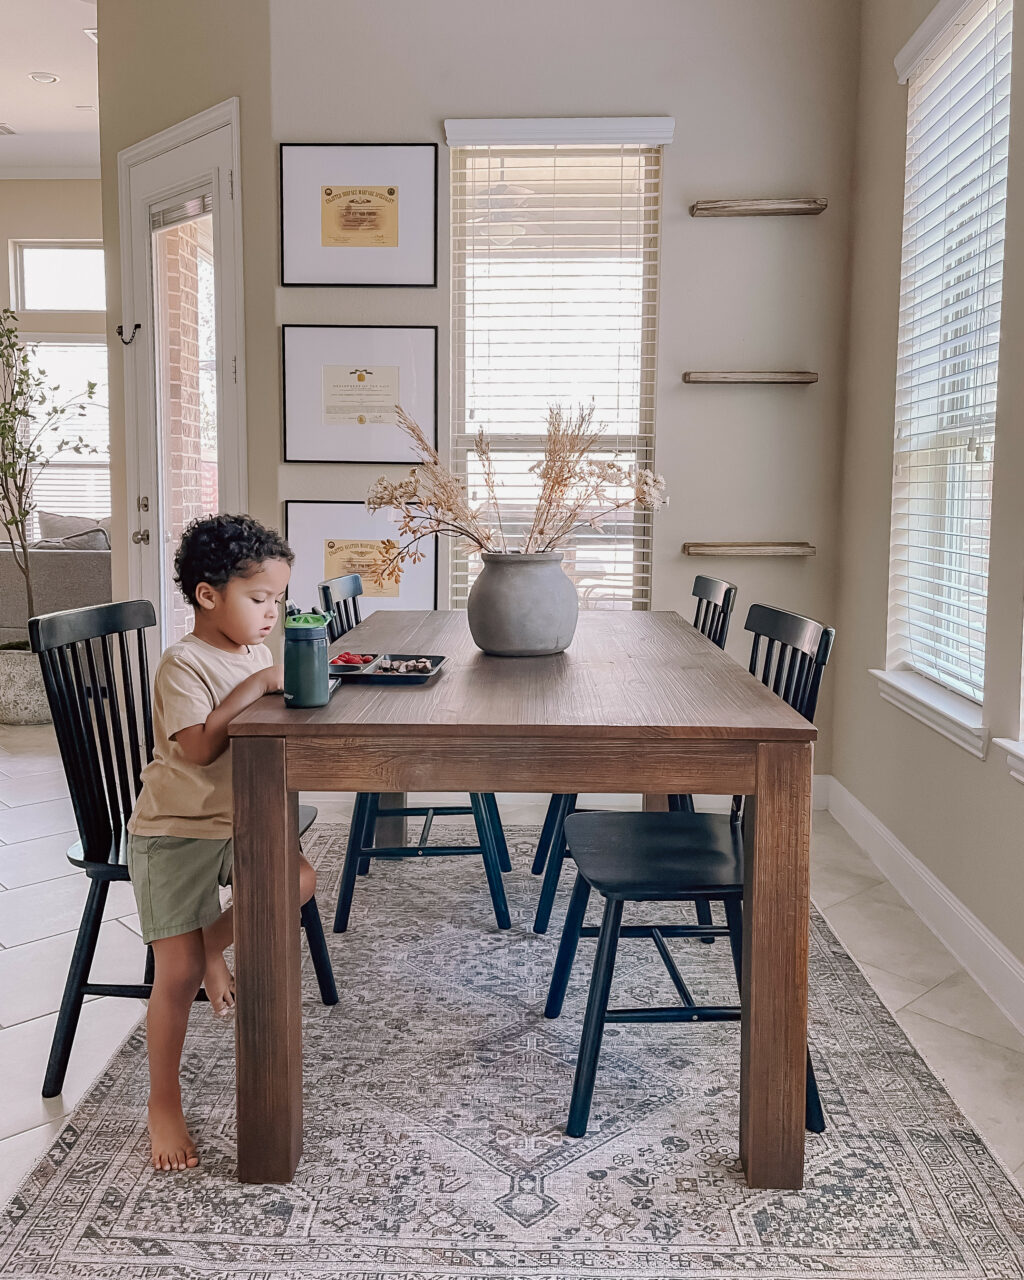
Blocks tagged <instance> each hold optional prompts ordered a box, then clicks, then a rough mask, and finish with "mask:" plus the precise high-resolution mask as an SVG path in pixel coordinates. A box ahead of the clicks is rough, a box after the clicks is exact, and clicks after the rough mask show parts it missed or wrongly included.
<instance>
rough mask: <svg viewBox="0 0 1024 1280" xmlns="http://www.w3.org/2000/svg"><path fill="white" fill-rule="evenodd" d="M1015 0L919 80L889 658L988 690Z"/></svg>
mask: <svg viewBox="0 0 1024 1280" xmlns="http://www.w3.org/2000/svg"><path fill="white" fill-rule="evenodd" d="M1012 13H1013V4H1012V0H975V2H974V3H968V4H966V5H965V7H964V10H963V11H962V13H961V14H960V16H959V18H958V20H957V22H956V24H955V25H954V26H953V27H952V29H951V30H950V31H949V33H948V35H947V37H946V38H945V39H944V41H943V42H942V43H941V44H940V45H939V46H938V47H936V48H935V49H934V50H932V53H931V56H930V57H929V58H928V59H927V60H926V61H925V62H924V64H923V65H922V66H921V67H920V68H919V69H918V70H917V71H916V72H914V73H913V74H912V75H911V77H910V87H909V116H908V123H907V169H906V190H905V197H904V215H903V265H902V281H901V290H900V325H899V352H898V372H897V387H896V438H895V455H894V469H893V506H892V540H891V553H890V576H889V643H888V657H887V666H888V667H889V668H890V669H893V668H903V669H911V670H914V671H917V672H919V673H921V674H922V675H925V676H928V677H930V678H932V679H933V680H936V681H938V682H939V683H940V684H942V685H944V686H946V687H947V688H948V689H952V690H953V691H954V692H956V693H959V694H962V695H964V696H966V697H967V698H970V699H972V700H973V701H975V702H979V703H980V702H981V701H982V696H983V693H984V684H985V613H986V607H987V601H988V551H989V518H990V511H991V491H992V456H993V446H994V442H995V435H996V391H997V386H998V374H999V316H1000V306H1001V301H1002V285H1003V236H1004V226H1005V212H1006V161H1007V151H1008V141H1009V111H1010V42H1011V22H1012Z"/></svg>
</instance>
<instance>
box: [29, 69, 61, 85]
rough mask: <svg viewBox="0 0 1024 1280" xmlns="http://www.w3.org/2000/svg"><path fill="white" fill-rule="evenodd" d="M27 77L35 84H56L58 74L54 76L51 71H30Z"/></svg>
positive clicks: (58, 77)
mask: <svg viewBox="0 0 1024 1280" xmlns="http://www.w3.org/2000/svg"><path fill="white" fill-rule="evenodd" d="M28 78H29V79H30V80H34V81H35V82H36V84H56V83H57V81H58V80H59V79H60V76H55V75H54V74H53V72H52V71H30V72H29V76H28Z"/></svg>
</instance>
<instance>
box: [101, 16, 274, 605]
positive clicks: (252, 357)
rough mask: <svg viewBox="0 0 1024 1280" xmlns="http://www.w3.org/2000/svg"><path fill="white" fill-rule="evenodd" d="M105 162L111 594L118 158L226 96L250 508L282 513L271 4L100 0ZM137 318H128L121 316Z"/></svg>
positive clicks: (117, 418) (120, 428)
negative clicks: (232, 142)
mask: <svg viewBox="0 0 1024 1280" xmlns="http://www.w3.org/2000/svg"><path fill="white" fill-rule="evenodd" d="M98 15H99V16H98V22H99V32H100V49H99V85H100V164H101V175H102V176H101V182H102V185H103V212H104V216H103V239H104V243H105V244H106V245H107V246H108V247H109V248H110V251H109V252H108V254H107V262H106V267H107V299H108V303H107V314H108V343H109V344H110V416H111V471H112V474H111V491H112V493H113V494H114V495H115V498H114V526H113V538H112V543H113V560H112V563H113V575H114V578H113V580H114V593H115V596H116V595H117V594H118V592H119V591H120V592H121V593H123V590H124V584H125V583H126V581H127V570H126V563H125V554H124V548H125V545H126V539H127V536H128V525H127V523H126V521H125V516H124V512H125V503H124V502H123V501H122V502H121V503H119V502H118V500H117V495H123V494H125V493H126V492H127V482H126V477H125V474H124V355H123V349H122V347H121V344H120V342H119V341H118V339H117V337H116V335H115V334H114V326H115V325H117V324H119V323H120V322H121V301H120V299H121V266H120V260H119V257H118V250H117V245H118V242H119V236H118V205H117V200H118V196H117V153H118V152H119V151H121V150H123V149H124V148H125V147H129V146H131V145H132V144H133V143H135V142H139V141H141V140H142V139H143V138H148V137H150V136H151V135H152V134H154V133H159V132H160V130H161V129H166V128H168V127H169V126H170V125H172V124H177V123H178V122H179V121H180V120H185V119H187V118H188V117H189V116H193V115H196V114H197V113H198V112H200V111H204V110H205V109H206V108H207V107H212V106H214V105H215V104H216V103H218V102H223V101H224V100H225V99H227V98H231V97H236V96H237V97H238V98H239V100H240V103H241V108H240V110H241V141H242V174H243V177H242V187H243V193H244V201H243V207H242V236H243V242H244V265H243V271H244V276H245V314H246V326H245V327H246V333H245V344H246V358H247V364H246V396H247V402H248V432H249V458H250V467H249V506H250V509H251V510H252V512H253V514H254V515H256V516H258V517H260V518H262V519H264V520H270V521H276V520H277V519H278V513H279V507H278V500H277V476H276V469H275V465H274V462H275V460H276V459H277V457H278V456H279V451H280V443H279V440H280V410H279V407H278V401H279V390H278V385H279V384H278V356H277V336H276V333H275V328H274V324H273V305H274V301H273V299H274V295H273V286H274V279H275V276H276V273H277V249H276V236H277V179H276V173H277V153H276V148H275V146H274V144H273V141H272V140H271V131H270V50H269V38H270V31H269V26H270V23H269V14H268V0H216V3H214V4H211V3H209V0H174V3H173V4H163V5H156V4H139V3H137V0H99V4H98ZM125 320H126V322H128V323H131V322H132V318H131V317H125Z"/></svg>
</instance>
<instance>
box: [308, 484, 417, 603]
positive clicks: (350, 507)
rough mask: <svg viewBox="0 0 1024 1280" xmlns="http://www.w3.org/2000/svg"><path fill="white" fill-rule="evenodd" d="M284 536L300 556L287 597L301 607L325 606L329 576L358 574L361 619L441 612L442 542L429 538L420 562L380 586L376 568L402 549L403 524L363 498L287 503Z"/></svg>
mask: <svg viewBox="0 0 1024 1280" xmlns="http://www.w3.org/2000/svg"><path fill="white" fill-rule="evenodd" d="M284 512H285V515H284V519H285V536H286V537H287V539H288V542H289V544H290V545H291V549H292V550H293V551H294V552H295V564H294V565H293V566H292V578H291V582H290V583H289V586H288V598H289V600H294V601H295V603H296V604H297V605H298V606H299V608H300V609H315V608H319V607H320V604H319V602H320V596H319V592H318V591H317V587H318V586H319V584H320V583H321V582H322V581H323V580H324V579H325V578H338V577H341V575H342V574H345V573H358V574H359V575H360V576H361V577H362V579H363V594H362V596H360V598H359V608H360V612H361V613H362V616H363V617H364V618H365V617H367V615H369V614H371V613H373V612H374V611H375V610H377V609H436V608H437V539H436V538H425V539H424V540H423V542H422V543H420V546H421V547H422V549H423V552H424V558H423V559H422V560H421V561H420V562H419V564H409V563H408V562H406V563H405V564H404V565H403V566H402V568H401V572H400V573H399V574H398V575H397V577H396V578H395V579H394V580H389V581H387V582H385V584H384V585H383V586H377V585H376V584H375V583H374V582H373V580H372V571H373V569H374V567H375V566H376V565H378V564H380V563H381V561H382V559H384V560H385V561H386V560H387V559H389V558H390V555H391V548H390V546H389V544H394V546H395V550H397V543H398V526H397V525H396V524H395V523H394V522H393V521H392V520H391V518H390V517H391V514H392V513H390V512H388V511H367V509H366V504H365V503H363V502H360V501H358V500H353V501H339V502H306V501H298V502H286V503H285V504H284Z"/></svg>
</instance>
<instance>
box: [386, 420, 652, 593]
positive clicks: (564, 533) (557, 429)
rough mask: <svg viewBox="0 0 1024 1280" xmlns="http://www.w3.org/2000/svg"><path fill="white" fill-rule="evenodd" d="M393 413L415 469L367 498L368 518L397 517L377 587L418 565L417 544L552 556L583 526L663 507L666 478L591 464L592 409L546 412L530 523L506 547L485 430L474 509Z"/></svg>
mask: <svg viewBox="0 0 1024 1280" xmlns="http://www.w3.org/2000/svg"><path fill="white" fill-rule="evenodd" d="M395 410H396V414H397V422H398V425H399V426H400V427H401V428H402V430H403V431H404V432H405V433H406V435H408V437H409V438H410V440H411V441H412V444H413V448H414V449H415V451H416V453H417V455H418V457H419V459H420V461H419V464H418V465H417V466H415V467H413V468H412V470H411V471H410V472H409V474H408V475H407V476H406V477H405V478H404V479H403V480H397V481H395V480H389V479H388V478H387V477H386V476H381V477H380V478H379V479H378V480H377V481H376V482H375V483H374V484H373V486H372V487H371V489H370V492H369V493H368V494H367V496H366V505H367V507H368V508H369V510H370V511H380V510H383V509H387V508H390V509H393V510H395V511H397V512H398V513H399V517H400V518H399V520H398V534H399V537H398V540H397V541H395V540H390V539H389V540H387V541H386V542H384V543H382V546H381V559H380V564H379V567H378V569H377V570H376V571H375V572H374V574H373V577H374V580H375V581H376V582H377V583H378V584H379V585H383V584H384V583H385V582H396V581H398V579H399V578H400V577H401V572H402V565H403V564H404V563H405V562H406V561H407V560H408V561H409V562H410V563H411V564H415V563H416V562H417V561H419V560H421V559H422V558H423V554H424V553H423V551H422V550H421V548H420V545H419V544H420V543H421V542H422V541H423V540H424V539H426V538H431V537H433V536H434V535H435V534H438V535H441V536H442V537H450V538H465V539H466V540H467V541H469V542H471V543H473V545H474V546H475V547H477V548H478V549H479V550H480V551H500V552H522V553H524V554H528V553H530V552H535V551H553V550H555V549H556V548H558V547H559V546H563V545H564V544H565V543H566V542H567V541H568V539H569V538H570V537H571V536H572V534H573V533H574V532H575V531H576V530H577V529H579V528H580V527H582V526H586V527H588V528H591V529H597V530H600V529H601V527H602V522H603V521H605V520H607V519H609V517H611V516H613V515H614V514H615V513H616V512H618V511H622V510H624V509H625V508H628V507H633V506H641V507H647V508H649V509H651V510H655V511H656V510H657V509H658V508H659V507H663V506H665V505H666V504H667V502H668V498H667V497H666V496H665V480H664V477H662V476H660V475H655V473H654V472H653V471H650V470H648V469H647V468H635V469H632V468H628V467H625V466H623V465H622V464H621V463H619V462H616V461H615V460H614V459H612V460H607V459H600V460H596V459H594V458H591V457H590V456H589V455H590V453H591V451H592V450H594V449H595V448H607V445H606V443H605V441H604V434H603V432H602V431H601V429H600V427H597V428H595V427H594V426H593V417H594V406H593V405H590V406H589V407H586V408H585V407H583V406H580V407H579V408H578V409H577V410H576V412H575V413H573V414H571V415H566V414H565V413H563V411H562V407H561V406H560V405H552V406H551V407H550V408H549V410H548V425H547V434H546V436H545V437H544V456H543V457H542V458H541V459H540V460H539V461H538V462H536V463H534V465H533V466H532V467H531V468H530V471H531V473H532V474H534V475H536V476H537V477H538V479H539V481H540V492H539V495H538V498H537V505H536V509H535V511H534V514H533V520H532V523H531V524H530V525H529V528H528V530H527V532H526V533H525V535H523V536H522V537H521V539H519V541H520V542H521V545H510V539H509V538H508V537H506V534H505V530H504V528H503V526H502V520H501V494H500V487H501V486H500V482H499V481H498V479H497V477H496V476H495V472H494V460H493V458H492V457H491V448H490V445H489V443H488V442H487V439H486V437H485V435H484V432H483V429H482V428H481V430H480V431H478V432H477V434H476V439H475V441H474V448H475V450H476V454H477V457H478V458H479V459H480V464H481V468H482V472H483V481H484V489H485V492H486V495H487V496H486V499H485V500H484V501H483V502H480V503H477V504H474V503H473V502H472V501H471V500H470V498H469V495H468V494H467V492H466V486H465V484H464V483H463V482H462V481H461V480H460V479H459V478H458V477H457V476H454V475H452V473H451V472H450V471H449V470H448V468H447V467H446V466H444V465H443V463H442V462H441V459H440V458H439V457H438V454H437V451H436V450H435V449H434V448H433V446H432V445H431V444H430V442H429V441H428V440H427V438H426V436H425V435H424V434H423V432H422V430H421V429H420V427H419V425H418V424H417V423H416V422H415V421H414V420H413V419H412V418H410V417H409V416H408V414H406V413H405V412H404V411H403V409H402V408H401V406H400V405H396V406H395Z"/></svg>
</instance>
